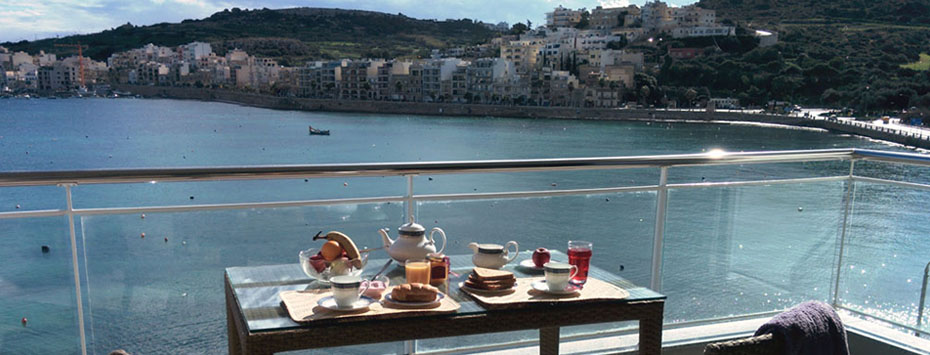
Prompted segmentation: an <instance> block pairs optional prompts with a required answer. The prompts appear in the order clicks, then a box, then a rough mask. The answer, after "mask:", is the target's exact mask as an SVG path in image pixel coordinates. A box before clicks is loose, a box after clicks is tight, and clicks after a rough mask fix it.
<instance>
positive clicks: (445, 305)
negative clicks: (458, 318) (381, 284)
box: [278, 287, 461, 322]
mask: <svg viewBox="0 0 930 355" xmlns="http://www.w3.org/2000/svg"><path fill="white" fill-rule="evenodd" d="M393 289H394V288H393V287H391V288H388V289H387V290H385V291H384V294H385V295H386V294H389V293H391V290H393ZM332 294H333V293H332V291H331V290H329V289H320V290H304V291H282V292H280V293H278V296H279V297H281V304H282V305H283V306H284V308H285V309H286V310H287V314H288V315H289V316H290V317H291V319H292V320H294V321H295V322H310V321H314V320H320V319H345V318H359V319H385V318H396V317H404V316H406V315H409V314H416V315H422V314H434V313H452V312H455V311H457V310H458V309H459V307H461V306H460V305H459V303H458V302H455V300H453V299H452V298H451V297H449V296H448V295H447V296H446V297H444V298H443V299H442V301H440V302H439V307H434V308H425V309H424V308H409V307H394V306H392V305H391V304H390V303H389V302H386V301H384V300H383V299H382V301H381V302H376V303H372V304H371V305H370V306H368V309H367V310H361V311H357V312H343V311H333V310H330V309H326V308H323V307H320V306H319V305H318V304H317V302H318V301H319V300H320V299H322V298H324V297H326V296H331V295H332Z"/></svg>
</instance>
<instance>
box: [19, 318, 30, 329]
mask: <svg viewBox="0 0 930 355" xmlns="http://www.w3.org/2000/svg"><path fill="white" fill-rule="evenodd" d="M20 322H22V323H23V326H24V327H25V326H26V323H28V322H29V320H28V319H26V317H23V319H22V320H21V321H20Z"/></svg>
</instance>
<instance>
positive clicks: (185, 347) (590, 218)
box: [0, 99, 930, 354]
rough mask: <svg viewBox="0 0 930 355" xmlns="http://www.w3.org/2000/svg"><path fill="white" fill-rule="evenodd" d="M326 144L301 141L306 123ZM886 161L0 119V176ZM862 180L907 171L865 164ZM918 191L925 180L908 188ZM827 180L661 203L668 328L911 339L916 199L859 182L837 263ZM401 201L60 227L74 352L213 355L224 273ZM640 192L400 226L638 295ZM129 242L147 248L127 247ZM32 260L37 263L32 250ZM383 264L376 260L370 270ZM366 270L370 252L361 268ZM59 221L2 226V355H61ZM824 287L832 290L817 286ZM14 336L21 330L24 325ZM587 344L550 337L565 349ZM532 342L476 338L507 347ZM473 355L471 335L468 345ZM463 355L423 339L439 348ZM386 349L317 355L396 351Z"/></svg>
mask: <svg viewBox="0 0 930 355" xmlns="http://www.w3.org/2000/svg"><path fill="white" fill-rule="evenodd" d="M308 125H313V126H314V127H318V128H320V129H328V130H330V131H331V132H332V135H331V136H309V135H308V134H307V126H308ZM847 147H859V148H873V149H885V150H895V151H900V150H903V148H901V147H898V146H893V145H888V144H885V143H882V142H877V141H872V140H867V139H863V138H860V137H854V136H846V135H836V134H831V133H828V132H825V131H820V130H811V129H798V128H790V127H771V126H762V125H746V124H725V123H686V122H604V121H568V120H547V119H533V120H530V119H507V118H496V117H433V116H411V115H377V114H343V113H321V112H297V111H276V110H267V109H259V108H251V107H242V106H237V105H231V104H222V103H204V102H196V101H174V100H136V99H120V100H105V99H83V100H79V99H64V100H61V99H59V100H47V99H38V100H36V99H34V100H19V99H8V100H0V170H2V171H4V172H9V171H52V170H87V169H125V168H176V167H196V166H250V165H282V164H325V163H366V162H420V161H451V160H487V159H527V158H566V157H598V156H631V155H660V154H675V153H699V152H705V151H708V150H711V149H723V150H726V151H759V150H789V149H822V148H847ZM848 169H849V165H848V162H812V163H791V164H763V165H735V166H725V167H687V168H671V169H669V182H670V183H688V182H717V181H734V180H735V181H741V180H759V179H779V178H795V177H818V176H838V175H844V174H848ZM857 169H859V170H857V172H860V171H861V172H862V174H871V175H870V176H876V177H884V178H897V179H905V180H908V179H912V180H913V179H917V180H918V181H919V180H920V177H919V176H921V171H920V170H917V169H913V168H908V167H902V166H897V165H895V166H891V165H884V164H874V163H872V164H871V165H870V164H867V163H863V164H862V165H861V167H858V166H857ZM923 176H926V175H925V174H924V175H923ZM658 179H659V174H658V169H655V168H650V169H628V170H603V171H602V170H596V171H584V172H549V173H545V172H542V173H508V174H465V175H438V174H437V175H433V176H417V177H415V179H414V186H415V191H416V193H418V194H433V193H468V192H501V191H533V190H547V189H574V188H599V187H617V186H642V185H655V184H657V182H658ZM405 189H406V181H405V180H404V179H403V178H399V177H387V178H351V179H336V178H327V179H288V180H266V181H230V182H197V183H163V182H157V181H153V182H151V183H144V184H111V185H80V186H76V187H74V188H73V192H74V204H75V208H105V207H136V206H163V205H182V206H183V205H196V204H210V203H243V202H266V201H289V200H303V199H319V198H350V197H372V196H401V195H403V194H404V193H405V191H406V190H405ZM845 191H846V185H845V183H844V182H842V181H827V182H811V183H804V184H787V185H777V184H772V185H765V186H744V187H727V188H689V189H673V190H672V191H670V192H669V198H668V203H669V204H668V213H667V220H666V223H665V234H664V235H665V238H664V247H663V257H662V277H661V281H662V286H661V287H662V292H663V293H665V294H667V295H668V296H669V300H668V304H667V306H666V314H665V319H666V322H683V321H693V320H704V319H713V318H720V317H726V316H731V315H740V314H747V313H756V312H768V311H774V310H779V309H784V308H786V307H790V306H791V305H793V304H796V303H799V302H801V301H804V300H808V299H820V300H825V301H830V300H832V297H833V295H834V292H835V293H836V294H837V296H838V298H839V300H840V302H841V303H843V304H845V305H847V306H849V307H852V308H856V309H860V310H862V311H865V312H868V313H870V314H874V315H876V316H881V317H884V318H888V319H892V320H895V321H898V322H901V323H904V324H913V323H914V319H915V316H916V306H915V304H916V303H917V302H918V295H919V289H920V281H921V276H922V269H923V265H924V264H925V263H926V262H927V260H924V259H923V258H924V256H923V255H924V254H926V253H925V252H924V250H923V249H921V246H922V245H925V243H923V239H922V238H924V237H925V236H926V235H927V234H928V233H927V232H930V230H928V227H927V223H926V221H927V217H928V216H927V213H926V212H925V211H926V208H925V206H924V205H923V203H922V201H925V200H926V198H927V197H928V196H927V195H926V193H924V192H919V191H914V190H907V189H903V188H897V187H889V186H884V185H876V184H864V183H863V184H857V188H856V191H855V195H854V196H855V203H854V204H853V209H852V211H853V213H852V214H851V215H850V217H849V220H850V223H849V227H848V231H847V239H846V241H845V247H846V249H845V252H844V255H843V259H842V260H839V255H838V246H839V244H840V239H839V236H840V231H841V227H842V220H843V208H844V206H845V204H844V194H845ZM59 208H65V195H64V189H63V188H61V187H56V186H51V187H16V188H2V189H0V211H3V212H11V211H27V210H42V209H59ZM404 211H405V209H404V206H403V205H402V204H399V203H372V204H357V205H334V206H312V207H300V208H253V209H236V210H221V211H203V212H188V213H148V214H146V216H145V217H144V218H143V216H141V215H140V214H136V213H132V214H118V215H88V216H78V217H76V219H75V224H76V225H75V230H76V235H75V241H76V245H77V252H78V256H79V257H78V260H77V262H78V264H79V268H80V269H79V270H80V272H79V273H78V276H79V278H80V281H81V285H82V289H81V291H82V301H83V305H84V307H83V309H84V317H85V323H86V327H85V330H86V333H87V334H86V338H87V341H88V347H89V350H90V351H89V352H91V353H102V354H105V353H108V352H109V351H111V350H114V349H118V348H122V349H126V350H128V351H130V352H132V353H224V352H225V350H226V348H225V346H226V330H225V328H226V323H225V311H224V302H225V301H224V298H223V269H224V268H226V267H230V266H243V265H264V264H279V263H296V261H297V253H298V251H299V250H301V249H305V248H309V247H313V246H315V245H316V244H318V242H313V241H311V240H310V236H312V235H313V234H315V233H316V232H318V231H320V230H324V231H325V230H341V231H343V232H346V233H347V234H348V235H350V236H352V237H353V238H354V239H355V240H356V242H357V243H359V244H361V245H362V246H368V247H373V246H379V245H380V237H378V235H377V233H376V231H377V229H378V228H382V227H389V228H391V229H394V228H396V227H397V226H398V225H400V224H401V223H403V219H404ZM655 214H656V193H655V192H622V193H602V194H589V195H580V196H562V197H547V198H519V199H494V200H466V201H453V202H449V201H431V202H423V203H420V204H418V205H417V206H416V215H417V217H418V218H419V222H420V223H422V224H424V225H425V226H426V227H428V228H431V227H434V226H438V227H442V228H443V229H444V230H445V231H446V233H447V234H448V235H449V243H448V245H447V246H446V250H445V252H446V253H447V254H466V253H469V252H470V251H469V250H468V249H467V248H466V245H467V244H468V243H469V242H472V241H477V242H494V243H500V244H503V243H505V242H507V241H509V240H514V241H517V242H518V243H519V244H520V247H521V249H522V250H532V249H535V248H537V247H547V248H550V249H558V250H563V251H564V250H565V249H566V241H567V240H570V239H582V240H589V241H592V242H593V244H594V247H593V256H592V259H591V263H592V265H594V266H596V267H600V268H603V269H607V270H609V271H612V272H615V273H618V274H620V275H622V276H624V277H626V278H628V279H630V280H631V281H633V282H635V283H637V284H640V285H649V283H650V280H651V277H652V274H651V268H652V255H653V252H652V246H653V239H654V231H655V225H656V221H655ZM142 233H145V237H142ZM42 245H46V246H49V247H50V251H49V252H48V253H43V252H42V250H41V246H42ZM378 253H381V254H378ZM379 257H380V258H383V257H386V255H384V254H383V252H376V255H373V258H379ZM73 262H74V260H72V257H71V241H70V233H69V228H68V221H67V219H66V218H65V217H45V218H29V219H16V220H13V219H5V220H0V263H2V265H3V267H2V268H0V353H16V354H20V353H76V352H79V349H80V345H79V335H78V328H77V326H76V324H77V307H76V297H75V292H74V291H75V290H74V286H73V285H74V277H75V274H74V272H73V267H72V265H73ZM837 265H839V266H840V267H839V270H840V284H839V287H834V285H833V281H832V280H834V276H835V273H836V272H837V269H838V268H837ZM24 317H25V318H27V319H28V322H27V324H26V325H25V326H24V325H22V324H21V319H22V318H24ZM594 329H599V328H591V327H580V328H567V329H566V332H568V333H573V332H583V331H591V330H594ZM533 335H534V333H532V332H514V333H508V334H501V335H495V336H490V337H489V336H483V337H481V338H475V339H474V341H481V342H496V341H507V340H516V339H523V338H526V337H531V336H533ZM470 339H471V338H470ZM469 341H472V340H455V339H439V340H425V341H421V342H419V344H418V347H419V349H421V350H424V349H431V350H432V349H442V348H446V347H449V346H453V345H455V344H457V343H467V342H469ZM402 349H403V348H402V346H401V345H399V344H388V345H383V346H362V347H345V348H339V349H336V350H335V351H334V352H337V353H367V352H396V351H401V350H402Z"/></svg>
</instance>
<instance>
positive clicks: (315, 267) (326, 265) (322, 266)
mask: <svg viewBox="0 0 930 355" xmlns="http://www.w3.org/2000/svg"><path fill="white" fill-rule="evenodd" d="M319 252H320V249H319V248H310V249H307V250H301V251H300V254H299V255H298V257H299V259H300V268H301V269H302V270H303V271H304V273H305V274H307V276H310V277H311V278H313V279H314V280H317V281H319V282H321V283H324V284H328V283H329V279H330V278H332V277H333V276H340V275H351V276H359V275H361V274H362V270H364V269H365V265H366V264H367V263H368V253H365V254H364V255H362V267H360V268H356V267H354V266H352V265H350V263H348V262H346V261H343V260H340V259H336V260H333V261H331V262H330V261H326V260H322V259H320V260H310V258H312V257H313V256H314V255H317V254H318V253H319Z"/></svg>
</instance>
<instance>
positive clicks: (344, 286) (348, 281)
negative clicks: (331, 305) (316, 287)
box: [329, 275, 365, 308]
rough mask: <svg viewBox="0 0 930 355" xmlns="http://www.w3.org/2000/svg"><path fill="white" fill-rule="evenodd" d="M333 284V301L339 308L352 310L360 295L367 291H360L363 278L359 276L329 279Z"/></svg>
mask: <svg viewBox="0 0 930 355" xmlns="http://www.w3.org/2000/svg"><path fill="white" fill-rule="evenodd" d="M329 282H330V283H332V289H333V300H335V301H336V306H338V307H339V308H351V307H352V306H353V305H355V303H356V302H358V299H359V295H361V294H362V293H363V292H365V290H360V287H361V285H362V278H361V277H358V276H350V275H344V276H336V277H333V278H331V279H329Z"/></svg>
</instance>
